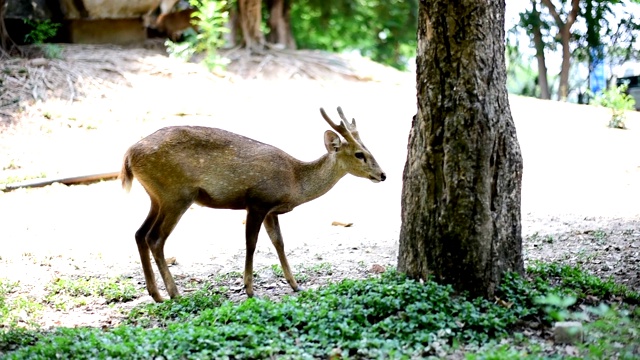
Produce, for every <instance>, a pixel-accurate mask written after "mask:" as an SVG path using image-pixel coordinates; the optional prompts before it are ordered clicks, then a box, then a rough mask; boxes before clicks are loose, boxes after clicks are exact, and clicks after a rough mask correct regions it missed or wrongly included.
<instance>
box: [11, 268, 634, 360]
mask: <svg viewBox="0 0 640 360" xmlns="http://www.w3.org/2000/svg"><path fill="white" fill-rule="evenodd" d="M313 267H316V266H313ZM326 267H330V266H329V265H317V269H316V270H317V271H326V270H327V269H325V268H326ZM555 274H558V275H557V276H559V277H560V280H556V279H555V277H556V275H555ZM587 277H588V275H585V274H583V273H579V271H577V270H571V269H564V270H563V267H560V266H557V265H556V266H553V265H548V266H547V265H544V266H542V265H539V266H535V267H532V268H530V271H529V274H528V277H527V278H524V277H521V276H518V275H516V274H507V275H506V276H505V277H504V281H503V283H502V284H501V285H500V288H499V292H498V297H497V298H496V299H492V300H491V301H489V300H486V299H481V298H476V299H473V298H468V297H467V296H466V295H465V294H459V293H456V292H455V291H454V290H453V289H452V288H451V287H450V286H445V285H439V284H437V283H435V282H433V281H415V280H411V279H408V278H406V277H405V276H404V275H402V274H399V273H397V272H395V271H393V270H388V271H387V272H385V273H383V274H382V275H381V276H379V277H372V278H368V279H365V280H343V281H341V282H338V283H333V284H330V285H328V286H326V287H324V288H322V289H319V290H309V291H305V292H302V293H300V294H298V295H297V296H286V297H284V298H282V299H281V300H279V301H271V300H268V299H255V298H253V299H247V300H246V301H244V302H241V303H234V302H231V301H228V300H225V298H224V296H223V295H222V294H224V293H225V292H226V290H225V289H217V288H215V287H214V286H213V285H211V284H205V285H204V286H203V287H202V289H200V290H198V291H196V292H194V293H193V294H191V295H189V296H184V297H181V298H179V299H176V300H170V301H166V302H164V303H161V304H146V305H144V306H139V307H136V308H135V309H133V310H132V311H131V313H130V314H129V317H128V320H127V321H126V323H125V324H124V325H121V326H118V327H116V328H113V329H109V330H103V329H93V328H76V329H59V330H58V331H56V332H55V333H52V334H47V335H42V336H40V337H37V338H35V339H37V340H33V339H32V340H29V338H28V337H26V338H25V339H26V340H25V344H26V345H27V346H23V347H20V348H18V349H16V350H15V351H12V352H10V353H8V354H6V355H7V358H8V359H25V358H69V357H74V358H122V357H126V358H127V359H149V358H166V359H173V358H198V359H199V358H238V359H239V358H247V359H267V358H278V359H311V358H355V359H372V358H385V359H387V358H389V359H395V358H406V359H408V358H425V357H434V358H444V357H447V355H448V354H451V353H452V352H453V351H455V350H456V349H462V350H464V351H465V352H467V359H520V358H530V359H533V358H536V359H537V358H546V357H548V355H549V354H548V353H547V352H546V351H547V349H545V348H544V347H543V346H541V345H540V344H537V343H534V342H529V339H528V336H527V335H526V334H523V333H520V330H521V329H522V328H521V326H522V324H523V322H526V321H528V320H531V321H536V322H540V323H541V326H543V327H547V328H548V327H550V326H551V325H552V321H553V318H552V317H551V316H549V312H548V311H547V307H548V306H549V305H550V304H551V303H553V301H551V303H550V302H549V301H547V303H542V302H540V301H539V299H540V298H541V297H545V296H549V294H555V295H554V296H556V299H559V300H558V302H556V303H555V305H556V306H558V307H560V308H562V307H564V308H569V307H570V306H571V305H570V304H569V302H565V301H564V300H563V297H565V296H568V295H567V294H575V299H576V300H577V301H578V302H580V301H584V298H583V297H581V296H584V295H585V294H594V293H597V292H598V291H599V290H598V289H602V288H603V285H602V284H601V283H597V282H596V281H583V280H584V279H585V278H587ZM565 280H566V281H565ZM616 291H622V290H621V289H617V290H616ZM626 294H627V297H626V299H631V298H632V297H630V296H628V295H629V292H628V291H627V292H626ZM551 305H554V304H551ZM598 309H600V310H598ZM609 310H610V308H602V307H601V308H594V310H589V311H591V314H592V317H593V319H595V321H593V322H591V323H590V324H588V325H589V326H591V328H589V329H595V330H594V331H595V332H594V333H593V334H595V335H594V336H593V337H590V338H589V339H587V342H586V343H585V344H584V346H580V347H579V350H580V356H578V357H577V358H584V357H589V358H612V357H618V358H622V359H625V358H634V356H635V357H636V358H637V355H638V349H637V348H634V347H633V346H634V344H635V340H634V339H636V338H637V337H635V338H634V337H633V336H637V335H638V332H637V331H638V323H639V322H638V317H639V315H640V314H638V312H637V311H636V312H635V313H634V312H631V311H629V310H625V309H622V308H619V309H615V311H613V312H610V311H609ZM598 311H599V312H598ZM625 311H626V312H625ZM600 321H601V322H600ZM613 327H617V328H616V329H614V328H613ZM612 332H615V334H614V335H615V336H614V335H612ZM589 333H590V332H589ZM18 338H20V337H19V336H18ZM0 339H1V338H0ZM504 339H510V342H509V343H507V344H505V343H504ZM33 342H35V343H33ZM616 344H617V345H616ZM514 345H517V346H515V347H514ZM618 350H619V351H618ZM598 351H599V352H598ZM615 351H618V352H615ZM599 354H600V355H599ZM625 354H626V355H625ZM627 355H628V356H627Z"/></svg>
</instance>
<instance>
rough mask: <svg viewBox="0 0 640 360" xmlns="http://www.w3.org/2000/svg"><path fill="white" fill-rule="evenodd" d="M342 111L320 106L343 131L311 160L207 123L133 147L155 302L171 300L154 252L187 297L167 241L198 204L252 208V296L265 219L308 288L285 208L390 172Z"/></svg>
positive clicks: (143, 246) (128, 182) (281, 254)
mask: <svg viewBox="0 0 640 360" xmlns="http://www.w3.org/2000/svg"><path fill="white" fill-rule="evenodd" d="M337 110H338V114H339V115H340V118H341V119H342V120H341V121H340V124H339V125H338V124H335V123H334V122H333V121H332V120H331V118H329V116H328V115H327V113H326V112H325V111H324V109H323V108H320V114H321V115H322V117H323V118H324V120H325V121H326V122H327V123H328V124H329V126H330V127H331V128H332V129H333V130H335V132H334V131H331V130H327V131H326V132H325V133H324V145H325V147H326V150H327V152H326V153H325V154H324V155H322V156H321V157H320V158H319V159H317V160H315V161H311V162H304V161H301V160H298V159H296V158H294V157H293V156H291V155H289V154H287V153H286V152H284V151H283V150H280V149H279V148H277V147H274V146H272V145H268V144H265V143H262V142H259V141H257V140H253V139H250V138H248V137H245V136H242V135H239V134H235V133H232V132H229V131H226V130H223V129H218V128H210V127H202V126H170V127H165V128H162V129H160V130H158V131H156V132H154V133H152V134H151V135H149V136H147V137H145V138H143V139H141V140H140V141H138V142H137V143H135V144H133V145H132V146H131V147H130V148H129V149H128V150H127V151H126V153H125V155H124V161H123V165H122V170H121V174H120V178H121V181H122V187H123V188H124V189H125V190H126V191H130V189H131V186H132V182H133V179H134V178H135V179H137V180H138V182H139V183H140V184H141V185H142V187H143V188H144V189H145V190H146V192H147V194H148V195H149V198H150V200H151V208H150V210H149V214H148V215H147V218H146V219H145V220H144V222H143V223H142V225H141V226H140V228H139V229H138V230H137V231H136V233H135V240H136V244H137V246H138V252H139V255H140V263H141V264H142V270H143V273H144V278H145V283H146V287H147V291H148V292H149V295H151V297H152V298H153V300H154V301H156V302H162V301H164V299H163V297H162V296H161V294H160V292H159V291H158V287H157V284H156V281H155V277H154V272H153V269H152V267H151V258H150V256H149V254H150V253H151V254H152V255H153V258H154V260H155V263H156V265H157V267H158V271H159V273H160V276H161V277H162V280H163V281H164V284H165V288H166V291H167V292H168V294H169V297H170V298H171V299H174V298H177V297H179V296H180V293H179V291H178V288H177V287H176V284H175V281H174V279H173V276H172V275H171V273H170V271H169V268H168V266H167V262H166V260H165V256H164V244H165V242H166V240H167V238H168V237H169V235H170V234H171V232H172V230H173V229H174V227H175V226H176V224H177V223H178V221H179V220H180V218H181V217H182V215H183V214H184V213H185V212H186V210H187V209H188V208H189V207H190V206H191V205H192V204H193V203H196V204H198V205H201V206H204V207H209V208H215V209H231V210H246V212H247V215H246V220H245V240H246V249H245V250H246V257H245V266H244V289H245V292H246V294H247V297H248V298H251V297H253V296H254V290H253V255H254V252H255V249H256V243H257V240H258V233H259V231H260V228H261V226H262V225H264V227H265V229H266V231H267V234H268V236H269V238H270V239H271V242H272V244H273V246H274V247H275V250H276V252H277V254H278V258H279V260H280V265H281V266H282V271H283V273H284V277H285V279H286V280H287V282H288V284H289V285H290V286H291V288H292V289H293V291H294V292H298V291H301V290H302V287H300V286H299V285H298V283H297V282H296V280H295V278H294V276H293V273H292V272H291V268H290V266H289V262H288V261H287V256H286V254H285V250H284V241H283V237H282V233H281V231H280V224H279V221H278V215H281V214H285V213H287V212H289V211H291V210H293V209H294V208H295V207H296V206H298V205H300V204H303V203H306V202H308V201H311V200H313V199H316V198H318V197H320V196H322V195H324V194H325V193H327V192H328V191H329V190H330V189H331V188H332V187H333V186H334V185H335V184H336V183H337V182H338V180H340V179H341V178H342V177H344V176H345V175H346V174H351V175H354V176H357V177H362V178H366V179H369V180H371V181H372V182H374V183H378V182H380V181H384V180H385V179H386V175H385V173H384V171H382V169H381V168H380V166H379V165H378V163H377V162H376V160H375V158H374V157H373V155H372V154H371V152H369V150H368V149H367V148H366V147H365V146H364V144H363V142H362V140H361V139H360V135H359V133H358V130H357V128H356V121H355V119H352V121H351V122H349V121H348V120H347V118H346V117H345V116H344V113H343V112H342V109H341V108H340V107H338V108H337ZM336 132H337V134H336ZM338 134H339V135H338ZM340 136H342V138H341V137H340Z"/></svg>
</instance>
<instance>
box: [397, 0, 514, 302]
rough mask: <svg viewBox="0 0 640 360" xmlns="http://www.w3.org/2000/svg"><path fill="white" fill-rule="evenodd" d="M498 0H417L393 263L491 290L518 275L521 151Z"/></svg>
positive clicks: (463, 286)
mask: <svg viewBox="0 0 640 360" xmlns="http://www.w3.org/2000/svg"><path fill="white" fill-rule="evenodd" d="M504 11H505V3H504V2H503V1H484V0H460V1H457V2H456V4H455V5H454V4H453V3H452V2H450V1H446V0H423V1H420V9H419V19H418V54H417V66H418V67H417V83H418V85H417V94H418V113H417V114H416V116H415V117H414V119H413V125H412V128H411V133H410V136H409V147H408V154H407V162H406V164H405V169H404V176H403V182H404V186H403V189H402V228H401V231H400V249H399V254H398V269H399V270H400V271H401V272H406V273H407V274H408V275H409V276H411V277H414V278H422V279H427V278H428V277H429V276H433V278H434V280H436V281H439V282H444V283H448V284H452V285H453V286H454V288H456V289H458V290H462V291H465V290H466V291H469V293H470V294H471V295H480V296H487V297H491V296H492V295H493V294H494V292H495V290H496V288H497V286H498V284H499V283H500V280H501V279H502V276H503V274H504V273H505V272H508V271H514V272H518V273H522V272H523V271H524V269H523V268H524V265H523V260H522V235H521V223H520V191H521V184H522V157H521V154H520V147H519V145H518V140H517V137H516V130H515V126H514V123H513V119H512V117H511V112H510V109H509V100H508V97H507V87H506V65H505V59H504V54H505V45H504V44H505V34H504Z"/></svg>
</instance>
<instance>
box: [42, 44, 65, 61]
mask: <svg viewBox="0 0 640 360" xmlns="http://www.w3.org/2000/svg"><path fill="white" fill-rule="evenodd" d="M41 48H42V51H43V52H44V57H45V58H47V59H61V58H62V46H60V45H58V44H44V45H42V46H41Z"/></svg>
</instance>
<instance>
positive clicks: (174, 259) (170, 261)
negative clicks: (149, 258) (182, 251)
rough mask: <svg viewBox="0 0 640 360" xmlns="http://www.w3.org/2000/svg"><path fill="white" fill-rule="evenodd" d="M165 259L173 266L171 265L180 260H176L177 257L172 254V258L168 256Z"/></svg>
mask: <svg viewBox="0 0 640 360" xmlns="http://www.w3.org/2000/svg"><path fill="white" fill-rule="evenodd" d="M165 261H166V262H167V265H169V266H171V265H175V264H177V263H178V262H177V261H176V257H175V256H172V257H170V258H166V259H165Z"/></svg>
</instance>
